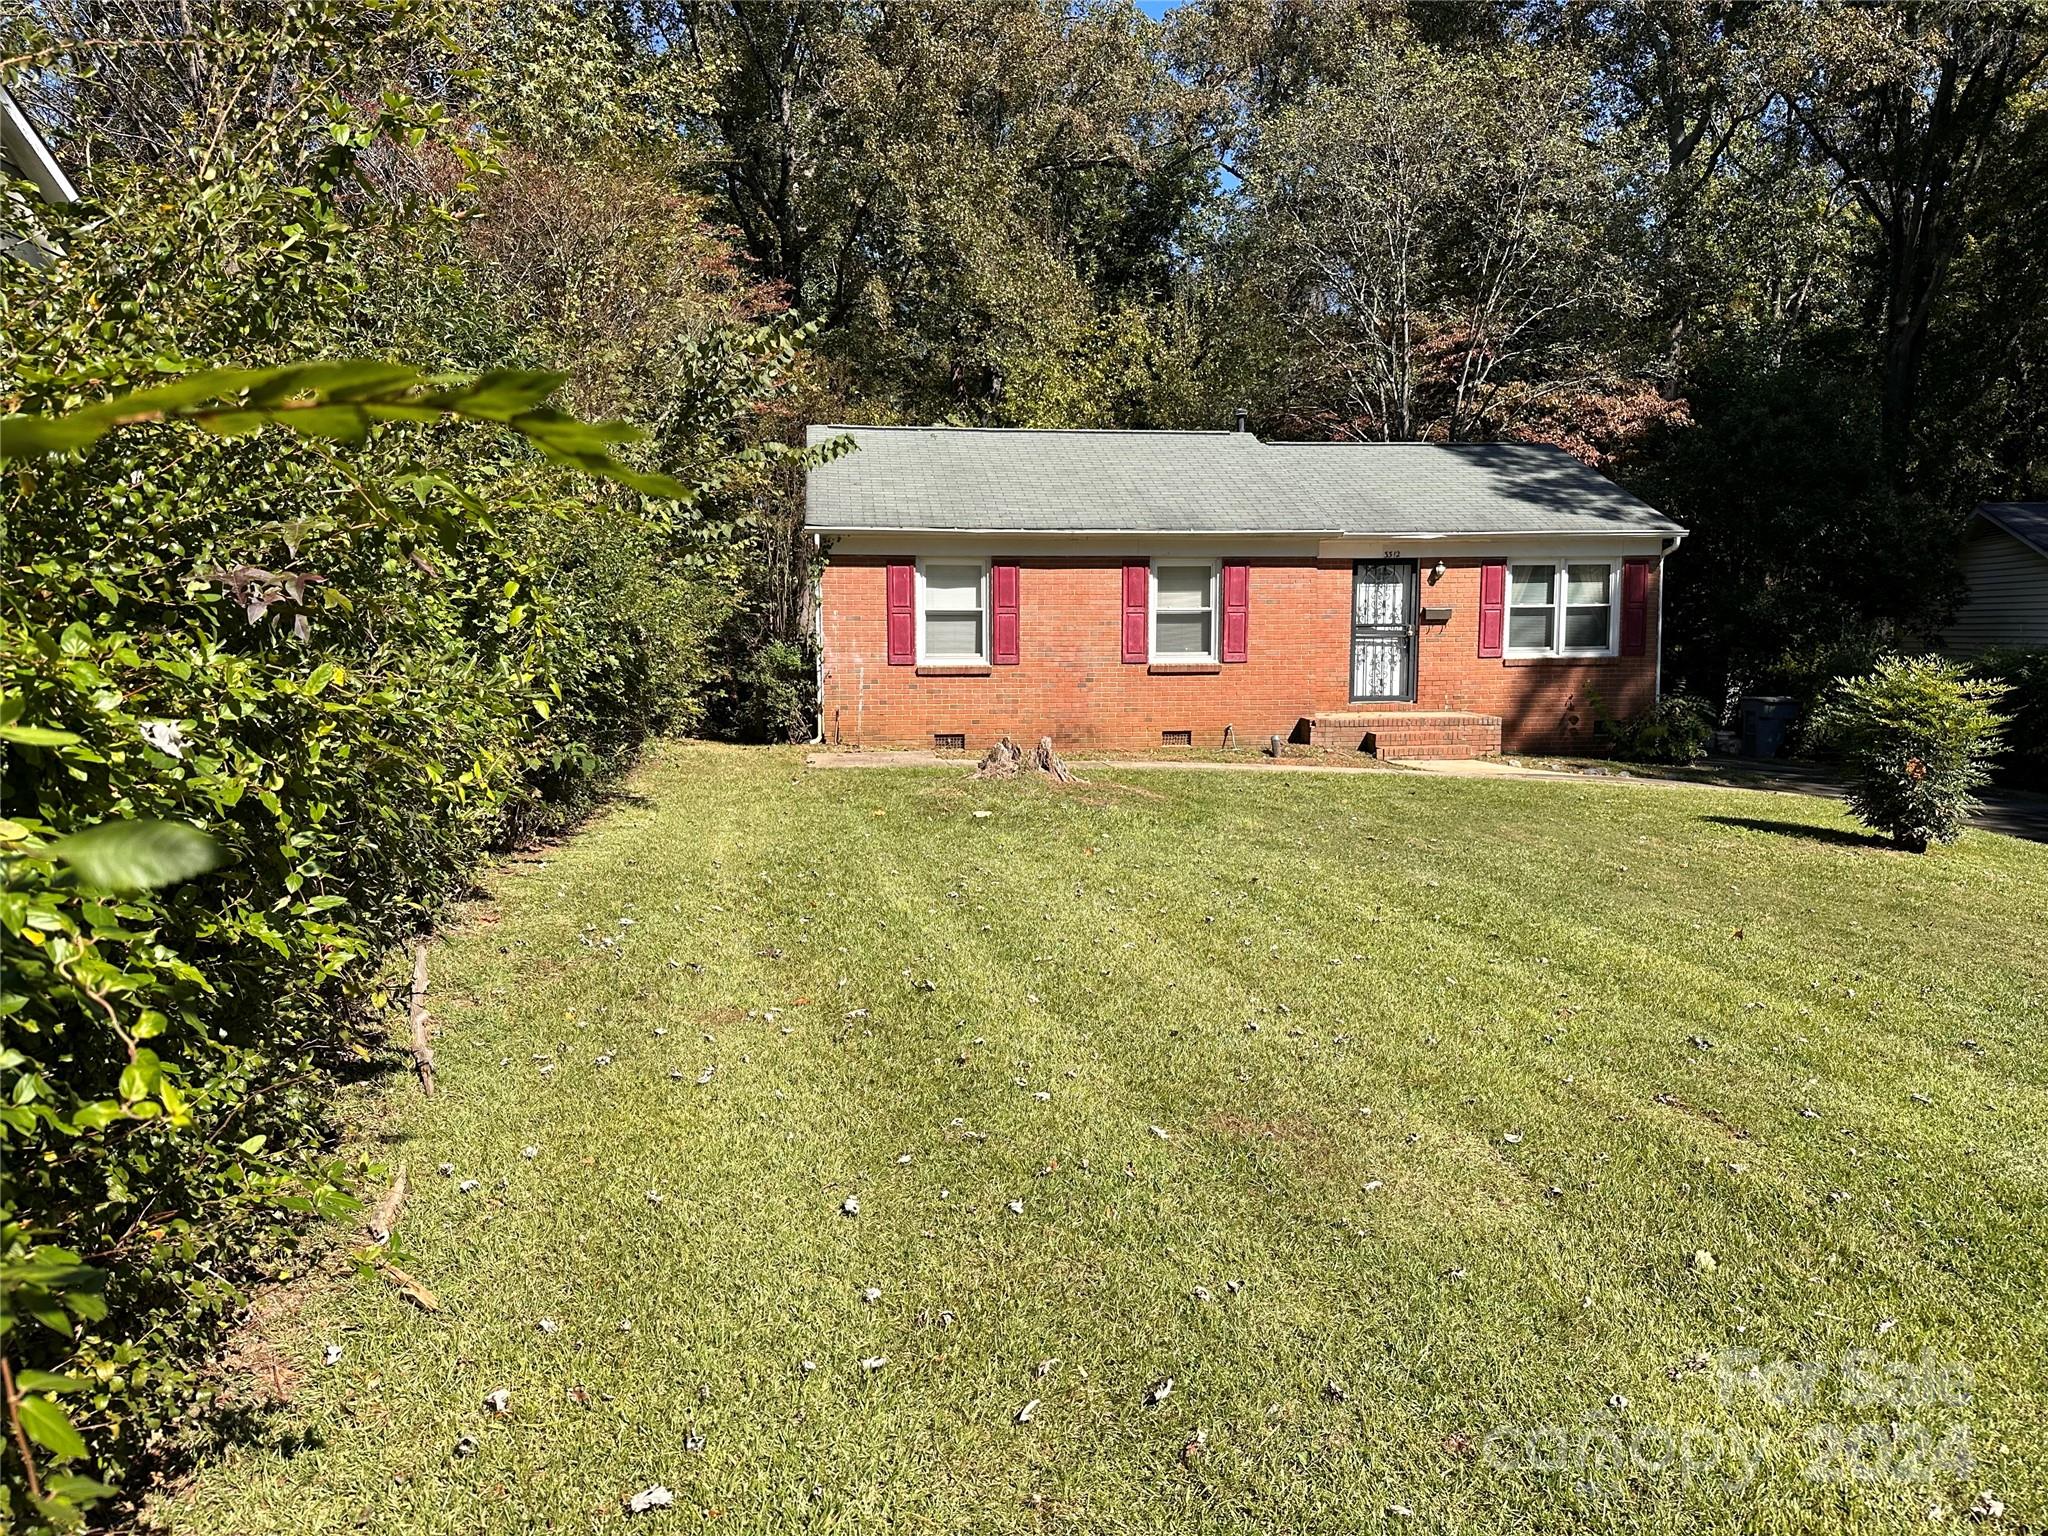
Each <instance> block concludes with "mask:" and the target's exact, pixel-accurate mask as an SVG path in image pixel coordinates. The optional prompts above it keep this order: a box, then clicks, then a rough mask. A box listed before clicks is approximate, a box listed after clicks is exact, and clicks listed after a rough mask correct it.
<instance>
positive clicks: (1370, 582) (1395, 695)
mask: <svg viewBox="0 0 2048 1536" xmlns="http://www.w3.org/2000/svg"><path fill="white" fill-rule="evenodd" d="M1351 697H1352V698H1353V699H1354V700H1357V701H1361V702H1363V701H1365V700H1397V701H1399V702H1401V703H1409V702H1412V701H1413V699H1414V698H1415V562H1414V561H1413V560H1360V561H1359V562H1357V564H1356V565H1354V566H1353V567H1352V575H1351Z"/></svg>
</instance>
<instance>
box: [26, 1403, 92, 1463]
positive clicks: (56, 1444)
mask: <svg viewBox="0 0 2048 1536" xmlns="http://www.w3.org/2000/svg"><path fill="white" fill-rule="evenodd" d="M15 1411H16V1412H17V1414H18V1415H19V1416H20V1420H21V1427H22V1428H23V1429H25V1430H27V1431H28V1433H29V1437H30V1438H31V1439H33V1440H34V1441H35V1442H36V1444H38V1445H40V1446H42V1447H43V1449H45V1450H46V1451H48V1452H50V1453H51V1454H52V1455H53V1456H61V1457H63V1458H64V1459H65V1460H66V1461H76V1460H79V1459H80V1458H82V1457H83V1456H84V1455H85V1441H84V1440H83V1439H81V1438H80V1437H79V1433H78V1431H77V1430H75V1429H73V1428H72V1427H71V1420H70V1418H69V1416H68V1415H66V1414H65V1412H64V1410H63V1409H62V1408H60V1407H58V1406H57V1401H56V1399H55V1398H50V1397H24V1398H22V1399H21V1401H20V1403H19V1405H18V1406H17V1408H16V1410H15Z"/></svg>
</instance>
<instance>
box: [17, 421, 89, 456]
mask: <svg viewBox="0 0 2048 1536" xmlns="http://www.w3.org/2000/svg"><path fill="white" fill-rule="evenodd" d="M106 430H107V428H106V426H105V425H101V424H96V423H94V422H90V421H80V420H79V419H78V418H77V417H76V416H0V459H35V458H41V457H42V456H43V455H44V454H48V453H68V452H70V451H71V450H72V449H74V448H89V447H91V446H92V445H93V444H94V443H96V442H98V441H99V440H100V438H101V436H102V435H104V434H105V432H106Z"/></svg>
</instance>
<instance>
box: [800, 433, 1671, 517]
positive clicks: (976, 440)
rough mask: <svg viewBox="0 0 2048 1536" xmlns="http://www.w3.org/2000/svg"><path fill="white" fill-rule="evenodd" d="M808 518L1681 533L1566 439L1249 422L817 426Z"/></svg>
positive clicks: (809, 489)
mask: <svg viewBox="0 0 2048 1536" xmlns="http://www.w3.org/2000/svg"><path fill="white" fill-rule="evenodd" d="M842 432H843V433H846V434H848V435H850V436H851V437H852V438H853V439H854V441H855V443H856V444H857V448H856V451H855V452H853V453H850V454H847V455H845V456H844V457H841V458H839V459H835V460H834V461H833V462H831V463H829V464H824V465H821V466H819V467H818V468H816V469H814V470H812V471H811V472H810V479H809V487H808V508H807V522H808V524H809V526H810V527H812V528H814V529H818V530H820V531H826V532H854V531H858V530H889V531H895V530H922V531H932V532H938V531H968V532H989V533H1244V534H1306V535H1340V534H1369V535H1392V534H1402V535H1430V534H1471V533H1479V534H1486V533H1501V534H1551V533H1619V534H1667V535H1668V534H1677V533H1682V532H1683V531H1684V530H1683V529H1682V528H1680V527H1679V525H1678V524H1676V523H1674V522H1672V521H1671V520H1670V519H1669V518H1667V517H1665V516H1664V515H1663V514H1662V513H1660V512H1657V511H1655V510H1654V509H1652V508H1651V507H1648V506H1646V505H1645V504H1644V503H1642V502H1640V501H1638V500H1637V499H1636V498H1635V497H1633V496H1631V495H1629V493H1628V492H1626V491H1624V490H1623V489H1622V488H1621V487H1620V486H1618V485H1616V484H1615V483H1614V482H1613V481H1611V480H1609V479H1607V478H1606V477H1605V476H1603V475H1600V474H1598V473H1596V472H1595V471H1593V470H1591V469H1588V468H1587V467H1586V466H1585V465H1583V464H1581V463H1580V462H1579V461H1578V460H1577V459H1575V458H1573V457H1572V456H1571V455H1570V454H1568V453H1566V452H1564V451H1563V450H1562V449H1558V448H1532V447H1523V446H1520V445H1517V444H1513V443H1453V444H1435V443H1265V442H1261V441H1260V440H1259V439H1258V438H1256V437H1254V436H1253V435H1252V434H1250V433H1248V432H1046V431H1024V430H1015V429H1006V428H964V427H851V426H849V427H839V426H814V427H812V428H811V429H810V434H809V436H810V441H811V442H813V443H818V442H822V441H823V440H824V439H826V438H829V437H832V436H835V435H837V434H839V433H842Z"/></svg>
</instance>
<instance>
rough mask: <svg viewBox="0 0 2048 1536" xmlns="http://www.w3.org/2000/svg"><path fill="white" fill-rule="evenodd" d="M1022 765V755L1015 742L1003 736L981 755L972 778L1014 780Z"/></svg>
mask: <svg viewBox="0 0 2048 1536" xmlns="http://www.w3.org/2000/svg"><path fill="white" fill-rule="evenodd" d="M1023 765H1024V754H1023V753H1022V752H1021V751H1019V750H1018V748H1017V744H1016V743H1015V742H1013V741H1011V740H1010V738H1009V737H1007V736H1005V737H1004V738H1003V739H1002V740H1001V741H999V742H997V743H996V744H995V745H994V746H992V747H990V748H989V749H988V751H986V752H985V753H983V754H982V758H981V765H980V766H979V767H977V768H976V769H975V770H974V776H975V777H976V778H977V779H1014V778H1015V777H1017V770H1018V769H1019V768H1021V767H1022V766H1023Z"/></svg>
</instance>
